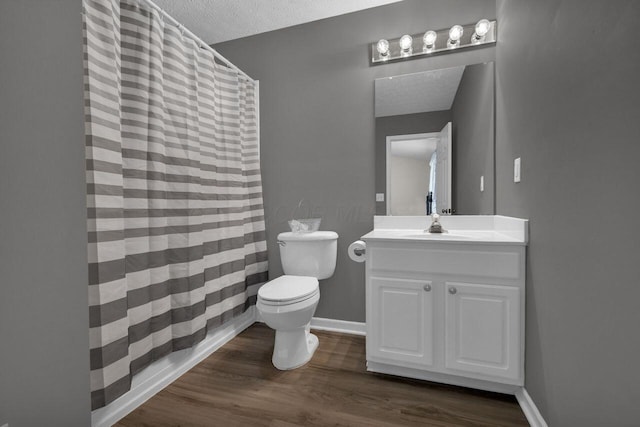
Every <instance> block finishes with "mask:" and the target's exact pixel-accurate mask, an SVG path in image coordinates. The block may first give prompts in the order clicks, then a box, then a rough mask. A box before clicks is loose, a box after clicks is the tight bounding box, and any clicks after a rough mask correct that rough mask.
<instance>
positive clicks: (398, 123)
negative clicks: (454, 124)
mask: <svg viewBox="0 0 640 427" xmlns="http://www.w3.org/2000/svg"><path fill="white" fill-rule="evenodd" d="M451 120H452V119H451V111H450V110H446V111H432V112H430V113H415V114H402V115H400V116H386V117H376V118H375V127H376V135H375V137H376V147H375V157H376V193H386V192H387V173H386V171H387V137H388V136H393V135H409V134H412V133H431V132H440V131H441V130H442V128H443V127H444V126H445V125H446V124H447V123H448V122H450V121H451ZM385 196H386V194H385ZM386 199H387V198H386V197H385V201H384V202H377V203H376V215H386V214H387V202H386ZM425 209H426V207H425Z"/></svg>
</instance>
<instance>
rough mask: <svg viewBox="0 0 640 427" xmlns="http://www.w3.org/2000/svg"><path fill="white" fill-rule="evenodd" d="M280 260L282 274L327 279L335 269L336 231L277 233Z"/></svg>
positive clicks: (336, 251)
mask: <svg viewBox="0 0 640 427" xmlns="http://www.w3.org/2000/svg"><path fill="white" fill-rule="evenodd" d="M278 246H279V247H280V262H281V263H282V269H283V270H284V274H291V275H294V276H311V277H316V278H317V279H319V280H321V279H327V278H329V277H331V276H333V272H334V271H335V269H336V255H337V253H338V233H336V232H334V231H314V232H312V233H292V232H290V231H288V232H286V233H280V234H278Z"/></svg>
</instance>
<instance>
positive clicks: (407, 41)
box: [399, 34, 413, 52]
mask: <svg viewBox="0 0 640 427" xmlns="http://www.w3.org/2000/svg"><path fill="white" fill-rule="evenodd" d="M399 43H400V49H402V52H409V51H410V50H411V46H412V45H413V38H412V37H411V36H410V35H409V34H405V35H404V36H402V37H400V42H399Z"/></svg>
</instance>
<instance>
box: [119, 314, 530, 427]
mask: <svg viewBox="0 0 640 427" xmlns="http://www.w3.org/2000/svg"><path fill="white" fill-rule="evenodd" d="M314 333H315V334H316V335H317V336H318V338H319V339H320V346H319V347H318V350H317V351H316V353H315V354H314V356H313V359H312V360H311V361H310V362H309V363H308V364H307V365H305V366H304V367H302V368H299V369H296V370H293V371H278V370H277V369H276V368H274V367H273V365H271V352H272V350H273V339H274V332H273V331H272V330H271V329H269V328H268V327H266V326H264V325H262V324H255V325H253V326H251V327H250V328H249V329H247V330H246V331H244V332H243V333H241V334H240V335H239V336H237V337H236V338H234V339H233V340H231V342H229V343H227V344H226V345H225V346H224V347H222V348H221V349H219V350H218V351H216V352H215V353H214V354H213V355H211V356H210V357H208V358H207V359H205V360H204V361H203V362H202V363H200V364H199V365H197V366H196V367H194V368H193V369H191V370H190V371H189V372H187V373H186V374H185V375H183V376H182V377H180V378H179V379H178V380H176V381H175V382H173V383H172V384H171V385H169V386H168V387H166V388H165V389H164V390H162V391H161V392H160V393H158V394H157V395H155V396H154V397H153V398H151V399H150V400H149V401H147V402H146V403H145V404H143V405H142V406H140V407H139V408H138V409H136V410H135V411H134V412H132V413H131V414H129V415H128V416H127V417H126V418H124V419H123V420H121V421H120V422H119V423H118V424H116V426H118V427H134V426H135V427H144V426H149V427H151V426H153V427H165V426H181V427H189V426H194V427H195V426H225V427H226V426H230V427H233V426H273V427H292V426H363V427H364V426H366V427H375V426H442V427H445V426H446V427H449V426H528V425H529V424H528V423H527V421H526V419H525V417H524V415H523V413H522V411H521V410H520V407H519V406H518V404H517V402H516V400H515V398H513V397H512V396H506V395H501V394H496V393H488V392H482V391H476V390H471V389H466V388H461V387H453V386H446V385H441V384H435V383H430V382H426V381H417V380H409V379H403V378H397V377H392V376H385V375H378V374H372V373H368V372H367V371H366V367H365V339H364V337H358V336H352V335H345V334H338V333H330V332H320V331H316V332H314Z"/></svg>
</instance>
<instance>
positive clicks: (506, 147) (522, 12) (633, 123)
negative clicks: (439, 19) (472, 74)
mask: <svg viewBox="0 0 640 427" xmlns="http://www.w3.org/2000/svg"><path fill="white" fill-rule="evenodd" d="M498 9H499V12H498V21H499V23H500V27H499V28H500V31H499V32H500V35H499V40H498V45H497V117H498V122H497V123H498V125H497V131H496V137H497V149H496V151H497V212H498V213H499V214H502V215H513V216H518V217H523V218H529V219H530V221H531V222H530V239H531V240H530V244H529V249H528V276H527V335H526V336H527V341H526V346H527V349H526V388H527V390H528V392H529V393H530V395H531V397H532V398H533V400H534V401H535V403H536V404H537V406H538V408H539V409H540V410H541V412H542V415H543V416H544V417H545V419H546V420H547V422H548V423H549V425H550V426H552V427H553V426H581V427H589V426H594V427H599V426H637V425H638V424H639V423H640V413H639V412H638V403H640V388H639V387H638V384H640V365H639V362H638V361H639V356H638V355H639V354H640V332H639V327H640V310H639V309H638V306H639V304H640V283H639V278H638V277H639V273H640V270H639V267H638V265H639V261H640V253H639V251H638V248H639V247H640V221H639V220H638V212H640V196H639V194H640V188H639V184H640V167H639V166H638V162H639V161H640V143H639V142H640V120H639V118H640V102H638V100H640V84H638V76H640V38H639V37H638V27H637V24H638V22H640V2H638V1H636V0H626V1H623V0H619V1H615V2H611V1H605V0H599V1H593V0H590V1H584V0H571V1H558V0H553V1H552V0H544V1H526V2H525V1H500V2H499V7H498ZM516 157H521V158H522V182H521V183H519V184H515V183H514V182H513V159H514V158H516Z"/></svg>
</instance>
